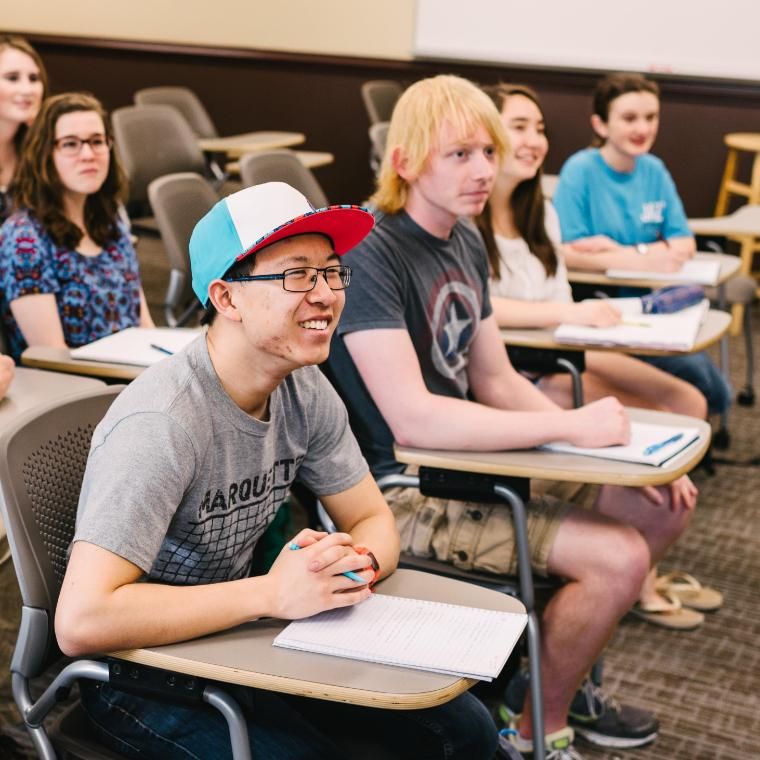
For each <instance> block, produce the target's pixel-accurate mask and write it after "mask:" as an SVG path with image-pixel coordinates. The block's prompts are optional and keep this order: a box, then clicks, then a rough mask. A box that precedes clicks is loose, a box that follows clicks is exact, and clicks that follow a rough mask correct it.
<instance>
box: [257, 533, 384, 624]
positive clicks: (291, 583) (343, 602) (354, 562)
mask: <svg viewBox="0 0 760 760" xmlns="http://www.w3.org/2000/svg"><path fill="white" fill-rule="evenodd" d="M291 544H296V545H298V546H299V547H301V548H300V549H299V550H298V551H293V550H292V549H291V548H290V546H291ZM371 564H372V562H371V560H370V558H369V557H368V556H366V555H363V554H357V553H356V552H355V551H354V548H353V539H352V538H351V536H350V535H349V534H348V533H329V534H328V533H325V532H324V531H317V530H311V529H309V528H306V529H304V530H302V531H301V532H300V533H298V534H297V535H296V536H295V537H294V538H293V539H291V540H290V541H288V543H287V544H286V545H285V546H284V547H283V549H282V550H281V551H280V553H279V555H278V556H277V559H276V560H275V561H274V564H273V565H272V567H271V569H270V570H269V573H268V574H267V579H268V580H269V581H270V583H271V585H272V589H273V598H272V606H273V614H274V615H275V616H276V617H280V618H283V619H286V620H296V619H298V618H303V617H309V616H310V615H315V614H316V613H318V612H323V611H324V610H329V609H334V608H336V607H348V606H351V605H353V604H357V603H358V602H361V601H363V600H364V599H367V598H368V597H369V596H370V595H371V594H372V592H371V591H370V588H369V585H368V584H369V583H370V581H372V579H373V578H374V575H375V573H374V570H373V569H372V567H371ZM347 571H353V572H355V573H356V574H357V575H359V576H361V577H362V578H364V579H365V581H366V583H365V584H359V583H357V582H356V581H354V580H351V579H350V578H347V577H346V576H344V575H342V573H345V572H347Z"/></svg>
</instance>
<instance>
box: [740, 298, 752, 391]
mask: <svg viewBox="0 0 760 760" xmlns="http://www.w3.org/2000/svg"><path fill="white" fill-rule="evenodd" d="M744 345H745V347H746V352H747V356H746V360H747V374H746V378H745V381H746V385H745V386H744V388H743V389H742V390H741V391H740V392H739V395H738V396H737V397H736V400H737V401H738V403H739V404H741V405H742V406H753V405H754V403H755V380H754V376H755V351H754V349H753V347H752V309H751V308H750V306H749V305H748V306H745V307H744Z"/></svg>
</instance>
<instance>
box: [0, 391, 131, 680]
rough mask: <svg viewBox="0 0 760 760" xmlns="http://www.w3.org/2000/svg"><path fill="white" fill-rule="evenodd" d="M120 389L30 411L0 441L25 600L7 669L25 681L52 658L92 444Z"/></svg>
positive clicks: (9, 524)
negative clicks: (35, 625) (60, 599)
mask: <svg viewBox="0 0 760 760" xmlns="http://www.w3.org/2000/svg"><path fill="white" fill-rule="evenodd" d="M123 387H124V386H117V385H112V386H108V387H105V388H102V389H97V390H95V391H87V392H85V393H82V394H81V395H77V396H69V397H68V398H66V399H63V400H61V401H57V402H55V403H52V404H50V405H48V406H44V407H41V408H39V409H34V410H32V411H31V412H29V413H28V414H26V415H24V416H23V417H20V418H19V419H18V420H17V421H16V422H15V423H14V424H13V425H12V426H11V427H10V428H8V429H7V430H6V431H4V432H3V434H2V436H0V493H1V494H2V498H1V499H0V503H1V506H2V513H3V520H4V522H5V527H6V530H7V532H8V543H9V545H10V548H11V553H12V556H13V565H14V568H15V570H16V577H17V578H18V583H19V587H20V590H21V599H22V602H23V612H22V627H21V632H20V634H19V640H18V644H17V647H16V653H15V654H14V660H13V669H14V670H15V671H19V670H20V671H21V672H23V673H24V675H26V676H28V677H34V676H35V675H36V674H37V673H38V672H41V671H42V670H43V669H44V668H45V667H46V666H47V664H48V658H49V657H51V656H52V655H56V654H57V649H56V647H55V638H54V634H53V620H54V616H55V608H56V605H57V603H58V594H59V592H60V589H61V583H62V581H63V576H64V574H65V572H66V562H67V550H68V547H69V544H70V543H71V539H72V538H73V536H74V523H75V519H76V512H77V505H78V503H79V491H80V489H81V487H82V478H83V477H84V470H85V465H86V463H87V456H88V453H89V450H90V441H91V439H92V433H93V430H94V429H95V426H96V425H97V424H98V423H99V422H100V420H101V419H102V418H103V416H104V415H105V413H106V411H107V410H108V408H109V407H110V406H111V403H112V402H113V400H114V399H115V398H116V396H117V395H118V394H119V393H120V391H121V390H122V389H123ZM30 610H34V611H35V612H36V613H39V612H42V613H44V615H43V616H42V617H41V616H40V615H39V614H36V615H34V616H32V617H33V619H34V620H36V621H40V620H43V619H44V618H45V617H46V618H47V620H46V623H47V630H46V631H44V630H42V631H41V630H39V626H38V628H37V630H34V629H33V627H30V625H31V624H30V618H29V617H28V615H27V613H28V611H30ZM43 627H44V626H43ZM25 636H27V637H29V639H30V640H25V639H24V637H25Z"/></svg>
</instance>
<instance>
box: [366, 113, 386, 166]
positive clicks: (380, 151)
mask: <svg viewBox="0 0 760 760" xmlns="http://www.w3.org/2000/svg"><path fill="white" fill-rule="evenodd" d="M390 125H391V123H390V122H389V121H378V122H377V123H375V124H373V125H372V126H371V127H370V128H369V143H370V152H369V165H370V168H371V169H372V171H373V172H374V173H375V174H377V173H378V172H379V171H380V164H382V163H383V156H384V155H385V145H386V143H387V142H388V128H389V127H390Z"/></svg>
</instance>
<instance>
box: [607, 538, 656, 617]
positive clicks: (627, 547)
mask: <svg viewBox="0 0 760 760" xmlns="http://www.w3.org/2000/svg"><path fill="white" fill-rule="evenodd" d="M650 565H651V555H650V552H649V547H648V545H647V542H646V541H645V540H644V537H643V536H642V535H641V533H639V532H638V531H637V530H636V529H635V528H633V527H631V526H629V525H618V526H616V527H615V528H614V529H611V530H610V531H608V532H607V535H606V536H605V541H604V543H603V544H602V545H600V547H599V553H598V554H597V556H596V558H595V567H594V569H593V573H594V575H595V576H596V580H597V581H599V580H601V581H602V582H603V585H604V587H605V589H606V590H607V592H608V593H609V592H613V593H614V594H615V595H616V596H617V597H618V598H619V599H620V601H621V603H622V604H623V606H624V607H628V606H630V605H631V604H633V602H634V601H635V600H636V599H637V598H638V594H639V591H640V590H641V585H642V583H643V582H644V578H645V577H646V575H647V573H648V572H649V568H650Z"/></svg>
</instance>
